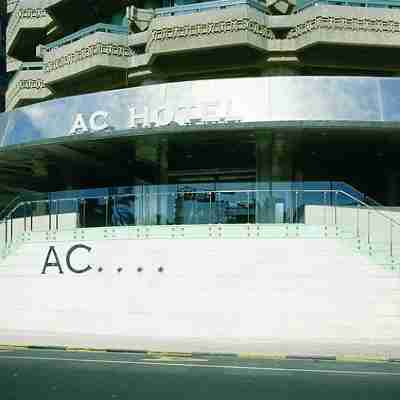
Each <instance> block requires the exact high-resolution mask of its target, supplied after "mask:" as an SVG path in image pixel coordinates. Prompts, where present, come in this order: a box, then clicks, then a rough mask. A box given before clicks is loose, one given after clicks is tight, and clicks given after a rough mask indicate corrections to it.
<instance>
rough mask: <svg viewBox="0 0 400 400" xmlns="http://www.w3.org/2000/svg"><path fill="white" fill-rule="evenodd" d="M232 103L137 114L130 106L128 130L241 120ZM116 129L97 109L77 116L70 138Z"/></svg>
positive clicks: (109, 117)
mask: <svg viewBox="0 0 400 400" xmlns="http://www.w3.org/2000/svg"><path fill="white" fill-rule="evenodd" d="M236 110H237V108H235V106H234V103H233V101H232V100H228V101H215V102H200V103H198V104H193V105H176V106H168V105H167V104H166V105H163V106H161V107H157V108H150V107H146V106H145V107H144V108H143V109H142V111H140V112H139V111H138V109H137V108H136V107H135V106H131V107H128V109H127V113H126V118H127V119H128V128H154V127H162V126H168V125H172V124H173V125H181V126H190V125H203V124H207V123H209V124H218V123H226V122H230V121H240V120H241V118H240V116H239V114H238V113H237V112H236ZM113 126H114V124H113V121H112V115H111V114H110V113H109V112H107V111H103V110H97V111H94V112H93V113H91V114H89V115H87V114H83V113H77V114H76V115H75V116H74V118H73V123H72V127H71V129H70V131H69V134H70V135H76V134H81V133H91V132H99V131H107V130H108V129H111V128H112V127H113Z"/></svg>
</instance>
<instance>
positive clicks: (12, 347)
mask: <svg viewBox="0 0 400 400" xmlns="http://www.w3.org/2000/svg"><path fill="white" fill-rule="evenodd" d="M0 350H1V351H16V350H54V351H69V352H88V353H89V352H102V353H126V354H141V355H143V356H146V357H154V358H160V357H166V358H168V357H179V358H187V359H190V358H196V357H197V358H199V357H213V358H216V357H223V358H236V359H242V360H277V361H278V360H303V361H304V360H309V361H315V362H318V361H328V362H338V363H399V364H400V358H393V357H388V358H386V357H379V356H354V355H340V356H334V355H313V354H311V355H307V354H281V353H212V352H192V353H190V352H176V351H174V352H168V351H149V350H141V349H124V348H93V347H74V346H45V345H28V344H25V345H20V344H0Z"/></svg>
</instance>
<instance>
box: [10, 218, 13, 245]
mask: <svg viewBox="0 0 400 400" xmlns="http://www.w3.org/2000/svg"><path fill="white" fill-rule="evenodd" d="M10 221H11V224H10V241H11V242H12V241H13V216H12V214H11V218H10Z"/></svg>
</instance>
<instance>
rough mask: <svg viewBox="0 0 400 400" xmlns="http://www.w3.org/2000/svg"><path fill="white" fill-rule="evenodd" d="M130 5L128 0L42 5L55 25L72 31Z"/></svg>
mask: <svg viewBox="0 0 400 400" xmlns="http://www.w3.org/2000/svg"><path fill="white" fill-rule="evenodd" d="M130 3H132V1H130V0H112V1H110V0H92V1H88V0H43V2H42V5H43V7H44V8H45V9H46V11H47V12H48V13H49V14H50V15H51V16H52V17H53V18H54V19H55V20H56V21H57V23H59V24H60V25H61V26H63V27H64V28H66V29H67V30H71V31H74V30H76V29H79V28H80V27H82V26H84V25H86V26H87V25H88V24H94V23H95V22H96V21H101V20H104V18H107V17H110V16H111V15H112V14H114V13H115V12H117V11H119V10H121V9H123V8H124V7H126V6H127V5H128V4H130ZM71 16H73V18H71Z"/></svg>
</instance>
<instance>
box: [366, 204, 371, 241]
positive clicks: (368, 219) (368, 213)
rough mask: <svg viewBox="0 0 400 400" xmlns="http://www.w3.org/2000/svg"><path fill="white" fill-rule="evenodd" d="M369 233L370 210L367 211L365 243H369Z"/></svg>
mask: <svg viewBox="0 0 400 400" xmlns="http://www.w3.org/2000/svg"><path fill="white" fill-rule="evenodd" d="M370 242H371V235H370V210H369V209H368V212H367V243H368V244H370Z"/></svg>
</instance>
